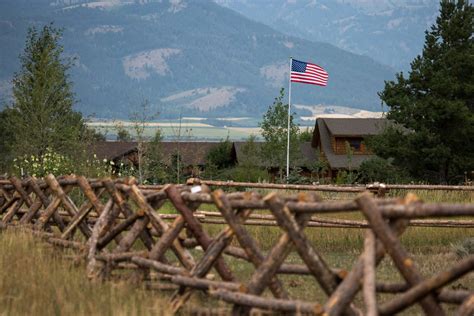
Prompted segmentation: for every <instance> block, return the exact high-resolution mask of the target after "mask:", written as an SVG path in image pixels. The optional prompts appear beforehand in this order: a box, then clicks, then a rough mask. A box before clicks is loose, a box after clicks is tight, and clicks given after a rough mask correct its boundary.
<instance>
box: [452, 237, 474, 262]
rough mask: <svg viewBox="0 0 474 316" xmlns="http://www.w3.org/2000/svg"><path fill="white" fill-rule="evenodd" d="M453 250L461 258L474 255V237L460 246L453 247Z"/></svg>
mask: <svg viewBox="0 0 474 316" xmlns="http://www.w3.org/2000/svg"><path fill="white" fill-rule="evenodd" d="M453 250H454V253H455V254H456V255H457V256H458V257H459V258H465V257H467V256H470V255H472V254H474V237H471V238H467V239H465V240H464V241H463V242H462V243H461V244H459V245H453Z"/></svg>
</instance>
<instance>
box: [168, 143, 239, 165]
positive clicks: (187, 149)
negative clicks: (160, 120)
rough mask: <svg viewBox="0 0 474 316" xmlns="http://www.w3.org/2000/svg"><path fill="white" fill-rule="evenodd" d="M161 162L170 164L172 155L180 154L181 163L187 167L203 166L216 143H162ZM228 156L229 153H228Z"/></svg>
mask: <svg viewBox="0 0 474 316" xmlns="http://www.w3.org/2000/svg"><path fill="white" fill-rule="evenodd" d="M160 145H161V148H162V150H163V162H164V163H165V164H170V163H171V159H172V157H173V155H176V154H177V153H178V151H179V152H180V156H181V161H182V163H183V164H184V165H187V166H203V165H205V164H206V158H207V154H208V153H209V151H210V150H211V149H212V148H214V147H216V146H218V145H219V143H216V142H212V143H211V142H162V143H161V144H160ZM229 155H230V153H229Z"/></svg>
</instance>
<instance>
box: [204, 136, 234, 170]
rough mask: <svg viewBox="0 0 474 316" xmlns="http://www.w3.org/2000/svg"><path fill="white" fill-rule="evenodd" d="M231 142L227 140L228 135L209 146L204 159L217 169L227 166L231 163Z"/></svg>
mask: <svg viewBox="0 0 474 316" xmlns="http://www.w3.org/2000/svg"><path fill="white" fill-rule="evenodd" d="M231 151H232V143H231V142H230V140H229V136H227V138H226V139H225V140H221V141H220V142H219V144H218V145H217V146H216V147H214V148H211V150H209V152H208V153H207V157H206V161H207V164H211V165H214V166H216V167H217V169H225V168H229V167H231V166H232V165H233V160H232V157H231V155H230V154H231Z"/></svg>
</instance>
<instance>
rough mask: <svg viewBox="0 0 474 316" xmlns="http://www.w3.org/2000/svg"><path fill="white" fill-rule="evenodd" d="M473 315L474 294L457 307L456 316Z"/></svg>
mask: <svg viewBox="0 0 474 316" xmlns="http://www.w3.org/2000/svg"><path fill="white" fill-rule="evenodd" d="M473 314H474V294H471V295H470V296H469V297H468V298H466V300H465V301H464V303H462V305H461V306H460V307H459V310H458V312H457V315H458V316H472V315H473Z"/></svg>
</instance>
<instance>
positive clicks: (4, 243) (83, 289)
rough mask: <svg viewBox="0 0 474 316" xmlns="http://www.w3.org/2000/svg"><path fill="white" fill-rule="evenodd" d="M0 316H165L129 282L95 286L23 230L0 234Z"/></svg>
mask: <svg viewBox="0 0 474 316" xmlns="http://www.w3.org/2000/svg"><path fill="white" fill-rule="evenodd" d="M0 249H1V255H0V315H145V314H154V315H167V314H169V313H168V312H167V310H166V304H163V303H164V302H165V301H164V299H160V298H159V296H158V298H157V295H156V293H153V292H150V291H145V290H144V289H142V288H139V287H136V286H133V285H131V284H129V283H124V282H122V283H116V282H114V283H112V282H105V283H96V282H91V281H90V280H88V279H87V277H86V274H85V267H84V266H83V265H82V264H81V265H80V266H77V265H75V264H74V263H73V261H71V260H68V259H65V257H66V256H67V253H65V252H61V251H58V250H55V249H52V248H51V247H50V246H48V245H46V244H44V243H42V242H40V241H38V240H37V239H35V238H34V237H32V236H31V235H29V234H28V233H26V232H21V231H17V230H16V231H10V230H9V231H6V232H0Z"/></svg>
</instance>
